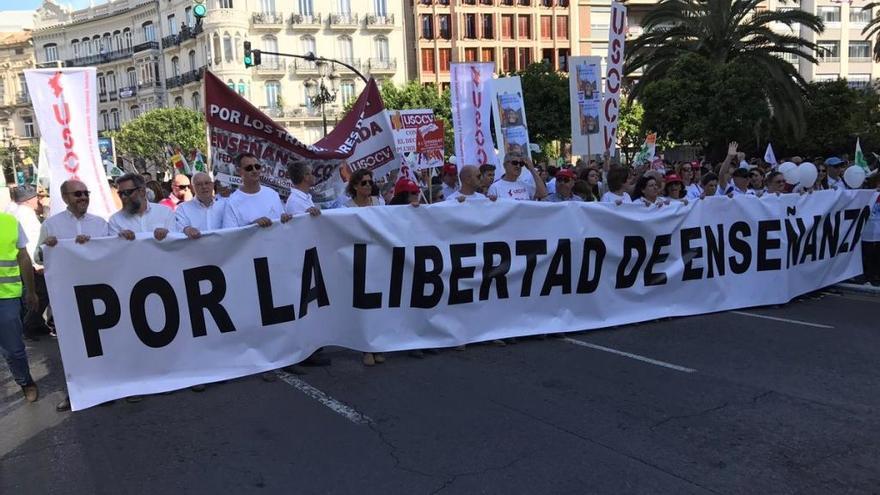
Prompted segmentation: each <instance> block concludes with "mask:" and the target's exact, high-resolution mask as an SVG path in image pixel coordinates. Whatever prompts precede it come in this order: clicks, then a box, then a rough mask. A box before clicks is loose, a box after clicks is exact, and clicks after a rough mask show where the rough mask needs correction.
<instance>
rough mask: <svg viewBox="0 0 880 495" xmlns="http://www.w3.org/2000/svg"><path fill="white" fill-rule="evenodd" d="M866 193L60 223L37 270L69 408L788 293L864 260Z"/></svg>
mask: <svg viewBox="0 0 880 495" xmlns="http://www.w3.org/2000/svg"><path fill="white" fill-rule="evenodd" d="M874 196H875V193H873V192H871V191H821V192H817V193H813V194H811V195H805V196H800V195H785V196H782V197H770V198H766V199H758V198H755V197H743V198H736V199H730V198H727V197H724V196H722V197H713V198H707V199H706V200H703V201H695V202H692V203H690V204H689V205H681V204H675V205H671V206H667V207H663V208H660V209H657V208H646V207H644V206H640V205H636V204H631V205H630V204H627V205H620V206H616V205H614V204H603V203H538V202H528V201H521V202H514V201H504V200H500V201H497V202H490V201H488V200H487V201H485V202H470V201H469V202H466V203H463V204H460V203H457V202H452V203H441V204H436V205H431V206H420V207H418V208H414V207H411V206H408V205H407V206H388V207H374V208H352V209H341V210H330V211H325V212H324V213H323V214H322V215H321V216H320V217H316V218H312V217H308V216H300V217H297V218H294V219H293V220H292V221H291V222H289V223H287V224H280V223H278V224H276V225H273V226H272V227H270V228H267V229H260V228H257V227H251V228H245V229H235V230H227V231H220V232H215V233H210V234H207V235H206V236H205V237H203V238H201V239H198V240H189V239H182V238H180V235H179V234H176V236H177V237H175V238H171V239H166V240H164V241H162V242H158V241H155V240H153V239H152V238H151V237H150V236H144V237H143V238H140V239H138V240H135V241H125V240H122V239H118V238H106V239H93V240H92V241H91V242H89V243H88V244H86V245H78V244H74V243H73V242H71V241H63V242H61V243H59V245H58V246H56V247H54V248H51V249H47V250H45V256H46V267H47V268H46V274H47V277H48V284H49V293H50V296H51V300H52V307H53V311H54V314H55V322H56V325H57V329H58V337H59V341H60V344H61V355H62V357H63V360H64V370H65V376H66V377H67V385H68V389H69V391H70V398H71V401H72V404H73V408H74V409H82V408H84V407H89V406H92V405H95V404H98V403H101V402H104V401H108V400H110V399H115V398H119V397H124V396H128V395H134V394H149V393H157V392H162V391H167V390H174V389H180V388H183V387H188V386H191V385H195V384H198V383H208V382H213V381H218V380H224V379H231V378H235V377H240V376H244V375H248V374H252V373H256V372H260V371H267V370H272V369H276V368H280V367H282V366H286V365H289V364H292V363H296V362H299V361H300V360H302V359H304V358H306V357H307V356H309V355H310V354H311V353H312V352H313V351H314V350H315V349H317V348H319V347H321V346H329V345H338V346H343V347H347V348H350V349H355V350H358V351H374V352H382V351H400V350H405V349H419V348H437V347H452V346H457V345H460V344H465V343H470V342H477V341H486V340H491V339H498V338H506V337H512V336H522V335H532V334H543V333H553V332H568V331H575V330H584V329H595V328H602V327H609V326H613V325H621V324H626V323H632V322H637V321H643V320H650V319H655V318H660V317H670V316H682V315H693V314H700V313H709V312H715V311H723V310H729V309H734V308H742V307H748V306H755V305H766V304H778V303H784V302H786V301H789V300H790V299H791V298H793V297H794V296H797V295H798V294H802V293H805V292H809V291H812V290H816V289H818V288H821V287H824V286H827V285H829V284H833V283H835V282H838V281H840V280H844V279H847V278H850V277H852V276H855V275H857V274H859V273H860V272H861V248H860V243H859V238H860V236H861V230H862V226H863V225H864V223H865V222H866V221H867V219H868V216H869V214H870V210H869V205H871V204H872V203H873V201H874ZM415 225H421V226H426V225H430V228H413V226H415ZM136 260H150V261H149V263H143V262H138V261H136Z"/></svg>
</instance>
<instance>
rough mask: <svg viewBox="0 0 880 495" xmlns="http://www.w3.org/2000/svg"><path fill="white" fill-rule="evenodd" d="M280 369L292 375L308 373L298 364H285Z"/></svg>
mask: <svg viewBox="0 0 880 495" xmlns="http://www.w3.org/2000/svg"><path fill="white" fill-rule="evenodd" d="M281 369H282V370H283V371H286V372H288V373H291V374H294V375H308V374H309V373H308V372H307V371H306V370H305V369H303V367H302V366H300V365H298V364H291V365H290V366H285V367H283V368H281Z"/></svg>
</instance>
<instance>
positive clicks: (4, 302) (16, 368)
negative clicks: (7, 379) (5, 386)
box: [0, 299, 34, 387]
mask: <svg viewBox="0 0 880 495" xmlns="http://www.w3.org/2000/svg"><path fill="white" fill-rule="evenodd" d="M21 335H22V324H21V301H20V300H19V299H0V354H2V355H3V358H4V359H6V363H7V364H8V365H9V371H11V372H12V377H13V378H15V383H17V384H19V385H21V386H22V387H24V386H25V385H29V384H31V383H33V382H34V379H33V378H31V371H30V368H29V367H28V359H27V353H26V352H25V350H24V341H23V340H22V338H21Z"/></svg>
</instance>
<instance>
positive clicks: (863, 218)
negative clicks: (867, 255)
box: [850, 206, 871, 251]
mask: <svg viewBox="0 0 880 495" xmlns="http://www.w3.org/2000/svg"><path fill="white" fill-rule="evenodd" d="M870 216H871V208H870V207H868V206H866V207H864V208H862V214H861V215H859V221H858V224H857V225H856V233H855V234H854V235H853V241H852V249H855V248H856V246H857V245H858V244H859V242H860V241H861V240H862V228H863V227H864V226H865V224H866V223H868V218H870ZM852 249H850V251H851V250H852Z"/></svg>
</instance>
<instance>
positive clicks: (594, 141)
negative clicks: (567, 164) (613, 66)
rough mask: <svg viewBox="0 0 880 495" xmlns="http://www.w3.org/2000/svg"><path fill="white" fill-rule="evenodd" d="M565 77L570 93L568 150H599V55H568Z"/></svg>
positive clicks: (600, 94) (583, 153)
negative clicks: (566, 76)
mask: <svg viewBox="0 0 880 495" xmlns="http://www.w3.org/2000/svg"><path fill="white" fill-rule="evenodd" d="M570 61H571V63H570V65H569V73H568V81H569V95H570V97H571V107H570V112H571V130H572V136H571V151H572V153H573V154H575V155H594V154H600V153H601V150H602V137H601V134H600V131H601V122H602V121H601V119H602V117H601V114H602V59H601V57H572V58H571V59H570Z"/></svg>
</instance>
